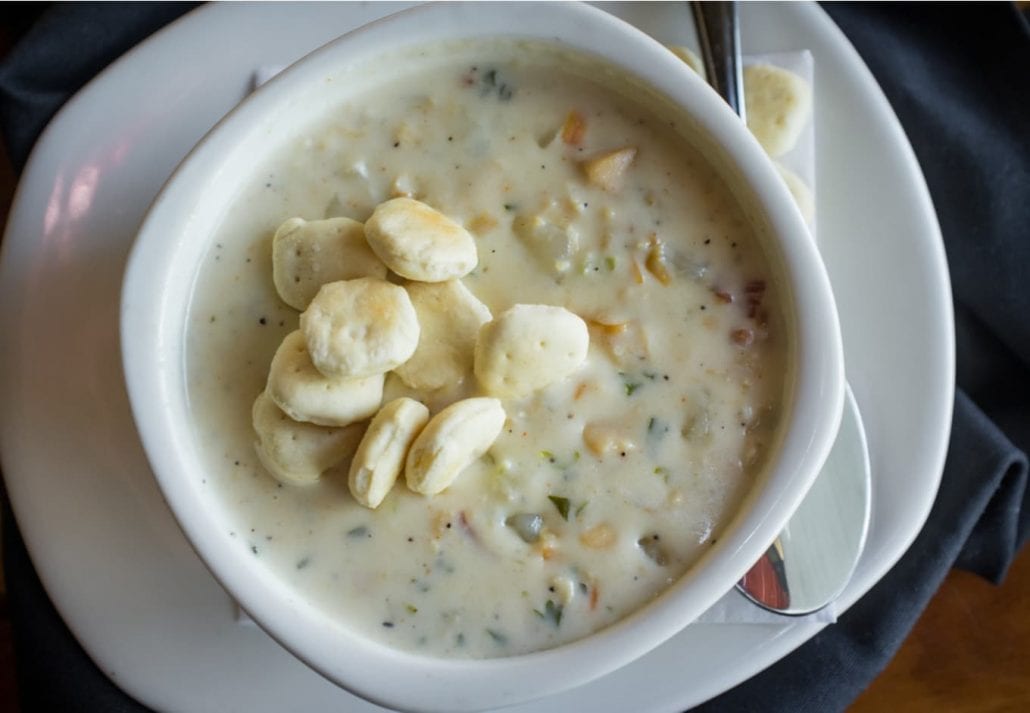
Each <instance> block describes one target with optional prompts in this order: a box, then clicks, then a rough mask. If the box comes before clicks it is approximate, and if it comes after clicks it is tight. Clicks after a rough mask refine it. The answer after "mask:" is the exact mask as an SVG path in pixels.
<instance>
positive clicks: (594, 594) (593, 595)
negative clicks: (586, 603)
mask: <svg viewBox="0 0 1030 713" xmlns="http://www.w3.org/2000/svg"><path fill="white" fill-rule="evenodd" d="M599 596H600V591H599V588H598V586H597V585H596V584H595V585H594V586H592V587H591V588H590V611H593V610H594V609H596V608H597V599H598V597H599Z"/></svg>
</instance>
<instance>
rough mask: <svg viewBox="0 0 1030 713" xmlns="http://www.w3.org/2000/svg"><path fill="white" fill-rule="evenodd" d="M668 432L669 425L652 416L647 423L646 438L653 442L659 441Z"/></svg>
mask: <svg viewBox="0 0 1030 713" xmlns="http://www.w3.org/2000/svg"><path fill="white" fill-rule="evenodd" d="M668 432H669V424H667V423H665V422H664V421H662V420H661V419H659V418H656V417H655V416H652V417H651V419H650V420H649V421H648V422H647V437H648V438H650V439H653V440H660V439H661V438H662V437H664V436H665V434H666V433H668Z"/></svg>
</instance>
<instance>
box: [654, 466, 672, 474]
mask: <svg viewBox="0 0 1030 713" xmlns="http://www.w3.org/2000/svg"><path fill="white" fill-rule="evenodd" d="M654 474H655V475H661V476H666V475H668V474H669V471H668V469H666V468H663V467H662V466H657V467H656V468H655V469H654Z"/></svg>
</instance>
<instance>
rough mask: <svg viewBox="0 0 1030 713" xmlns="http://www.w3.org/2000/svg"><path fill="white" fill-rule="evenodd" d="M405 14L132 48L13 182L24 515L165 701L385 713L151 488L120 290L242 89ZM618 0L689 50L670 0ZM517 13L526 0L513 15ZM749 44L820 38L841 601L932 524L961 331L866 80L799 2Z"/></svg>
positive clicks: (635, 683) (681, 17) (704, 690)
mask: <svg viewBox="0 0 1030 713" xmlns="http://www.w3.org/2000/svg"><path fill="white" fill-rule="evenodd" d="M399 7H400V6H399V5H396V4H394V5H389V6H382V5H369V4H345V5H324V4H314V3H313V4H307V3H302V4H287V5H280V4H257V5H250V4H225V5H212V6H207V7H204V8H202V9H200V10H197V11H195V12H194V13H192V14H190V15H189V16H187V17H185V18H183V19H182V20H180V21H178V22H176V23H174V24H173V25H171V26H169V27H168V28H166V29H164V30H163V31H161V32H159V33H158V34H157V35H155V36H154V37H152V38H151V39H149V40H148V41H147V42H145V43H144V44H143V45H141V46H140V47H138V48H136V49H135V50H133V51H132V52H130V53H128V54H127V55H125V56H124V57H123V58H122V59H120V60H119V61H118V62H116V63H115V64H114V65H112V66H111V67H110V68H109V69H108V70H107V71H105V72H104V73H103V74H101V75H100V76H99V77H97V78H96V79H95V80H94V81H93V82H91V83H90V84H89V85H88V86H87V87H86V88H85V89H83V90H82V91H81V92H79V94H78V95H76V96H75V98H73V99H72V100H71V101H70V102H69V103H68V104H67V105H66V106H65V107H64V109H63V110H62V111H61V113H60V114H59V115H58V116H57V118H55V119H54V121H53V122H51V124H50V125H49V127H48V128H47V130H46V131H45V133H44V134H43V136H42V138H41V139H40V141H39V143H38V144H37V146H36V148H35V150H34V152H33V154H32V157H31V160H30V162H29V165H28V167H27V168H26V170H25V173H24V175H23V177H22V181H21V185H20V186H19V189H18V193H17V196H16V199H15V205H14V208H13V210H12V212H11V217H10V221H9V223H8V229H7V235H6V238H5V240H4V245H3V256H2V260H3V261H2V265H0V310H2V314H0V334H2V335H3V339H4V346H3V349H2V355H0V393H2V394H4V399H3V401H2V404H0V453H2V455H3V469H4V473H5V477H6V480H7V489H8V493H9V495H10V498H11V502H12V505H13V507H14V510H15V514H16V516H17V520H18V524H19V527H20V528H21V531H22V534H23V535H24V538H25V542H26V545H27V546H28V549H29V552H30V554H31V556H32V559H33V562H34V563H35V565H36V568H37V570H38V571H39V575H40V577H41V579H42V581H43V584H44V585H45V587H46V589H47V591H48V592H49V594H50V596H51V599H52V600H53V602H54V604H55V605H56V607H57V609H58V611H59V612H60V613H61V615H62V616H63V618H64V620H65V621H66V622H67V624H68V626H69V627H70V628H71V630H72V632H73V633H74V634H75V636H76V637H77V638H78V640H79V641H80V642H81V643H82V645H83V646H84V648H85V649H86V651H87V652H88V653H89V654H90V656H92V657H93V659H94V660H95V661H96V662H97V663H98V665H99V666H100V667H101V668H102V669H103V670H104V671H105V672H106V673H107V674H108V675H109V676H111V677H112V679H113V680H114V681H115V682H116V683H117V684H118V685H120V686H121V687H122V688H124V689H125V690H126V691H127V692H129V693H130V694H131V695H133V696H134V697H136V698H138V699H139V700H140V701H142V702H144V703H146V704H148V705H150V706H152V707H154V708H158V709H162V710H168V709H172V710H190V711H205V710H220V711H226V710H241V711H252V712H260V711H281V710H291V711H304V710H310V711H322V710H330V709H332V710H347V711H363V710H376V708H375V707H374V706H371V705H369V704H366V703H364V702H363V701H360V700H359V699H356V698H354V697H353V696H351V695H349V694H347V693H346V692H344V691H342V690H341V689H338V688H336V687H334V686H333V685H331V684H330V683H328V682H326V681H325V680H324V679H322V678H321V677H319V676H318V675H317V674H315V673H313V672H312V671H311V670H310V669H308V668H307V667H305V666H304V665H303V664H301V663H300V662H299V661H297V660H296V659H295V658H293V657H292V656H291V655H290V654H288V653H287V652H286V651H284V650H283V649H282V648H280V647H279V646H278V645H277V644H275V643H274V642H273V641H272V640H271V639H270V638H268V637H267V636H266V635H265V634H264V633H263V632H262V631H260V630H259V629H257V628H256V627H251V626H241V625H239V624H237V623H236V622H235V620H234V617H233V604H232V601H231V600H230V599H229V597H228V596H227V595H226V594H225V593H224V592H223V591H222V590H221V589H220V588H219V587H218V585H217V584H216V583H215V581H214V579H213V578H212V577H211V576H210V575H209V574H208V572H207V570H206V569H205V568H204V566H203V565H202V564H201V562H200V560H199V559H198V558H197V557H196V555H195V554H194V553H193V551H192V550H191V549H190V548H189V546H188V545H187V544H186V540H185V539H184V538H183V536H182V534H181V533H180V531H179V529H178V527H177V526H176V524H175V522H174V520H173V519H172V517H171V515H170V513H169V511H168V510H167V508H166V506H165V505H164V502H163V501H162V499H161V497H160V494H159V492H158V489H157V486H156V485H155V483H154V480H153V477H152V475H151V473H150V471H149V469H148V467H147V464H146V460H145V458H144V455H143V452H142V450H141V447H140V445H139V441H138V438H137V436H136V432H135V428H134V426H133V423H132V420H131V417H130V414H129V407H128V402H127V399H126V396H125V391H124V387H123V383H122V375H121V368H120V363H119V356H118V354H119V349H118V297H119V288H120V284H121V275H122V269H123V267H124V261H125V257H126V254H127V251H128V249H129V245H130V243H131V241H132V238H133V235H134V234H135V231H136V229H137V227H138V225H139V223H140V220H141V218H142V216H143V213H144V211H145V210H146V208H147V206H148V204H149V203H150V201H151V199H152V198H153V196H154V195H155V194H156V192H157V191H158V189H159V188H160V186H161V184H162V183H163V182H164V180H165V179H166V177H167V176H168V175H169V174H170V173H171V170H172V169H173V167H174V166H175V164H176V163H177V162H178V161H179V159H180V158H181V157H182V156H183V155H184V154H185V152H186V151H187V150H188V149H189V148H190V147H191V146H192V145H193V144H194V143H195V142H196V141H197V139H199V137H200V136H201V135H202V134H203V133H204V132H205V131H206V130H207V129H208V128H210V126H212V125H213V124H214V123H215V122H216V121H217V120H218V118H219V117H221V116H222V115H223V114H224V113H225V112H226V111H227V110H229V109H230V108H231V107H232V106H233V105H234V104H236V103H237V102H238V101H239V100H240V99H241V98H242V97H243V96H244V95H245V94H246V92H247V91H248V90H249V83H250V79H251V76H252V73H253V70H254V69H255V67H256V66H258V65H269V64H270V65H277V64H284V63H287V62H290V61H292V60H294V59H296V58H298V57H299V56H301V55H303V54H304V53H305V52H307V51H308V50H310V49H312V48H314V47H315V46H317V45H320V44H322V43H324V42H326V41H328V40H329V39H331V38H333V37H334V36H336V35H338V34H340V33H342V32H344V31H346V30H348V29H350V28H353V27H356V26H358V25H360V24H363V23H365V22H367V21H369V20H372V19H374V18H375V17H378V16H381V15H383V14H386V13H388V12H392V11H394V10H396V9H398V8H399ZM604 7H605V9H608V10H610V11H612V12H615V13H616V14H619V15H621V16H623V17H626V18H627V19H630V20H631V21H633V22H634V23H635V24H637V25H639V26H640V27H642V28H643V29H645V30H647V31H650V32H652V33H653V34H655V36H656V37H658V39H660V40H662V41H667V42H668V41H679V42H687V43H690V44H692V43H693V42H692V39H693V31H692V29H691V23H690V20H689V13H688V11H687V10H686V8H684V7H683V6H682V4H681V3H669V4H665V5H658V6H653V5H643V4H630V3H626V4H618V5H605V6H604ZM527 11H531V9H529V10H527ZM742 15H743V16H742V20H743V43H744V47H745V49H746V51H747V52H749V53H757V52H774V51H790V50H796V49H802V48H807V49H809V50H811V51H812V54H813V56H814V58H815V67H816V72H817V76H816V85H817V88H816V97H817V103H816V112H817V116H816V125H817V126H818V127H820V131H819V136H818V137H817V151H816V155H817V157H818V166H817V170H818V175H819V191H818V194H819V195H818V214H819V230H818V232H819V235H820V242H821V245H822V249H823V253H824V256H825V259H826V262H827V265H828V268H829V271H830V276H831V279H832V280H833V283H834V289H835V292H836V296H837V300H838V307H839V310H840V314H841V321H842V326H843V331H844V346H845V353H846V358H847V368H848V378H849V381H850V382H851V384H852V387H853V388H854V391H855V395H856V397H857V398H858V401H859V403H860V405H861V408H862V412H863V416H864V418H865V421H866V427H867V430H868V437H869V449H870V456H871V460H872V467H873V492H874V501H873V514H872V522H871V526H870V531H869V539H868V542H867V545H866V549H865V553H864V555H863V557H862V560H861V562H860V564H859V567H858V570H857V571H856V573H855V576H854V578H853V580H852V582H851V584H850V585H849V586H848V588H847V590H846V591H845V592H844V594H843V597H842V599H841V601H840V605H841V608H842V609H844V608H846V607H847V606H849V605H850V604H851V603H853V602H854V601H855V600H856V599H858V598H859V597H860V596H861V595H862V594H863V593H865V592H866V591H867V590H868V589H869V588H870V587H872V586H873V584H875V583H876V582H877V580H879V578H880V577H882V576H883V575H884V574H885V573H886V572H887V570H888V569H889V568H890V567H891V565H892V564H894V562H896V561H897V559H898V558H899V557H900V556H901V555H902V554H903V553H904V551H905V550H906V549H907V547H908V546H909V544H910V543H911V542H912V539H913V538H914V537H915V535H916V534H917V532H918V531H919V529H920V527H921V526H922V524H923V522H924V520H925V518H926V515H927V514H928V512H929V509H930V506H931V504H932V502H933V498H934V495H935V494H936V492H937V486H938V483H939V481H940V475H941V470H942V467H943V462H944V454H945V449H946V445H947V438H948V433H949V428H950V421H951V406H952V397H953V384H954V332H953V322H952V314H951V292H950V286H949V282H948V274H947V267H946V264H945V261H944V251H943V247H942V242H941V237H940V231H939V228H938V226H937V222H936V218H935V215H934V212H933V208H932V205H931V204H930V200H929V195H928V193H927V190H926V186H925V183H924V181H923V177H922V174H921V173H920V171H919V167H918V165H917V164H916V161H915V157H914V155H913V153H912V150H911V148H910V146H909V144H908V141H907V139H906V138H905V136H904V134H903V133H902V130H901V127H900V125H899V124H898V121H897V119H896V118H895V116H894V114H893V113H892V112H891V110H890V108H889V106H888V105H887V103H886V101H885V99H884V98H883V96H882V94H881V92H880V90H879V88H878V87H877V86H876V84H875V82H874V81H873V79H872V76H871V75H870V74H869V72H868V70H867V69H866V68H865V66H864V65H863V64H862V62H861V61H860V59H859V58H858V55H857V54H856V53H855V52H854V50H853V49H852V48H851V46H850V44H849V43H848V42H847V40H846V39H845V38H844V36H843V35H842V34H841V33H840V32H839V31H838V30H837V28H836V27H835V26H834V25H833V24H832V22H830V21H829V19H828V18H827V16H826V15H825V14H824V13H823V12H822V11H821V10H820V9H819V8H818V7H816V6H814V5H808V4H803V5H802V4H784V5H767V4H744V5H743V7H742ZM820 627H821V625H819V624H816V623H800V624H798V623H795V624H789V623H788V624H784V625H782V626H755V625H726V624H718V625H703V624H696V625H693V626H691V627H688V629H687V630H685V631H684V632H682V633H681V634H679V635H677V636H676V637H674V638H673V639H671V640H670V641H669V642H668V643H666V644H665V645H663V646H662V647H661V648H659V649H657V650H655V651H654V652H652V653H651V654H649V655H648V656H646V657H644V658H643V659H641V660H639V661H637V662H636V663H634V664H632V665H630V666H628V667H626V668H624V669H622V670H620V671H617V672H616V673H614V674H611V675H609V676H607V677H605V678H603V679H601V680H599V681H596V682H594V683H592V684H590V685H588V686H586V687H583V688H581V689H577V690H574V691H571V692H569V693H566V694H563V695H560V696H557V697H554V698H550V699H547V700H545V701H542V702H538V703H536V704H533V705H530V706H524V707H522V708H518V709H511V710H525V711H529V710H532V711H536V712H537V713H542V712H544V711H562V712H563V713H564V712H565V711H568V710H593V711H625V710H635V711H644V710H650V711H673V710H682V709H683V708H686V707H688V706H691V705H693V704H696V703H698V702H700V701H703V700H705V699H707V698H709V697H711V696H714V695H716V694H718V693H720V692H722V691H725V690H727V689H728V688H730V687H732V686H733V685H735V684H737V683H739V682H740V681H743V680H744V679H746V678H748V677H750V676H752V675H753V674H755V673H757V672H758V671H760V670H761V669H763V668H765V667H766V666H768V665H769V664H771V663H772V662H774V661H776V660H777V659H779V658H780V657H782V656H784V655H785V654H786V653H788V652H789V651H791V650H793V649H794V648H795V647H797V646H799V645H800V644H801V643H803V642H804V641H806V640H807V639H808V638H810V637H811V636H812V635H813V634H815V633H816V632H817V631H818V630H819V628H820Z"/></svg>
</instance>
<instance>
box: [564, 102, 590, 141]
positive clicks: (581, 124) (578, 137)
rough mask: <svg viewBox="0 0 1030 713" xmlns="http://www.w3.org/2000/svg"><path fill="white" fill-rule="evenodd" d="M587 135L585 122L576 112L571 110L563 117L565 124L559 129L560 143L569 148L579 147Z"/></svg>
mask: <svg viewBox="0 0 1030 713" xmlns="http://www.w3.org/2000/svg"><path fill="white" fill-rule="evenodd" d="M586 133H587V120H586V119H585V118H584V117H583V115H582V114H580V113H579V112H578V111H576V110H575V109H573V110H572V111H570V112H569V114H568V116H566V117H565V123H564V124H562V127H561V140H562V143H564V144H568V145H569V146H579V144H581V143H582V142H583V137H584V136H585V135H586Z"/></svg>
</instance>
